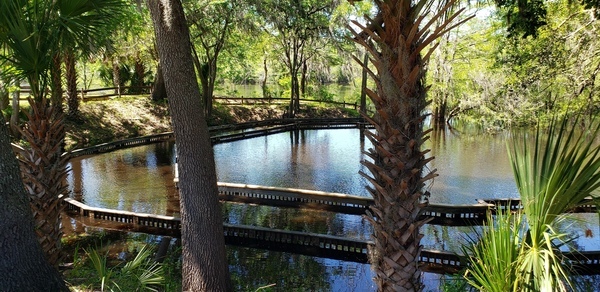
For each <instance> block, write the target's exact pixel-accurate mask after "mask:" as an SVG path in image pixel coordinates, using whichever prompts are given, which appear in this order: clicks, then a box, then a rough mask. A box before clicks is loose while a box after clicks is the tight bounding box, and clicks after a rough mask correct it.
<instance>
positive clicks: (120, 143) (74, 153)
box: [70, 132, 174, 157]
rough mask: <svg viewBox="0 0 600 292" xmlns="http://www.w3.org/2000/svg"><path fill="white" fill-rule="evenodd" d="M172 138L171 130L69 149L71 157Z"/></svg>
mask: <svg viewBox="0 0 600 292" xmlns="http://www.w3.org/2000/svg"><path fill="white" fill-rule="evenodd" d="M173 138H174V136H173V133H172V132H168V133H162V134H156V135H150V136H144V137H138V138H131V139H125V140H120V141H115V142H109V143H102V144H98V145H95V146H92V147H88V148H83V149H77V150H73V151H71V153H70V155H71V157H77V156H82V155H91V154H99V153H106V152H110V151H114V150H118V149H123V148H129V147H135V146H141V145H146V144H153V143H159V142H164V141H170V140H173Z"/></svg>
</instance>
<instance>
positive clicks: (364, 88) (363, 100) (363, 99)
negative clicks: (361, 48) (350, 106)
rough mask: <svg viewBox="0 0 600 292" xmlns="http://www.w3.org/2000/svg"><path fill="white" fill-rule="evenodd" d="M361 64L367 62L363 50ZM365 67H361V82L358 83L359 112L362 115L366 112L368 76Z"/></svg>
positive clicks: (366, 55)
mask: <svg viewBox="0 0 600 292" xmlns="http://www.w3.org/2000/svg"><path fill="white" fill-rule="evenodd" d="M363 64H365V65H366V66H368V64H369V54H368V53H367V52H365V57H364V58H363ZM367 73H368V70H367V68H365V67H363V68H362V82H361V85H360V112H361V113H362V114H363V115H366V114H367V77H368V74H367Z"/></svg>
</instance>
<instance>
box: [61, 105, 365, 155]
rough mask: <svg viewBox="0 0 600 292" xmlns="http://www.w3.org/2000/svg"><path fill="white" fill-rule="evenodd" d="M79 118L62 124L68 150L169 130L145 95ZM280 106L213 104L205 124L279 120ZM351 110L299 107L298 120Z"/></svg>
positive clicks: (166, 118)
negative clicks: (64, 129) (211, 114)
mask: <svg viewBox="0 0 600 292" xmlns="http://www.w3.org/2000/svg"><path fill="white" fill-rule="evenodd" d="M80 111H81V115H80V116H79V117H78V118H76V119H67V120H66V123H65V128H66V131H67V134H66V139H65V143H66V148H67V149H68V150H72V149H78V148H83V147H89V146H93V145H97V144H100V143H106V142H111V141H116V140H122V139H127V138H133V137H139V136H146V135H152V134H159V133H164V132H169V131H172V128H171V121H170V115H169V110H168V106H167V104H166V103H159V104H157V103H153V102H152V101H151V100H150V98H148V97H147V96H130V97H121V98H114V99H108V100H102V101H88V102H85V103H82V104H81V106H80ZM284 113H285V106H283V105H256V106H249V105H244V106H239V105H236V106H234V105H221V104H215V108H214V110H213V117H212V118H211V119H209V121H208V124H209V125H211V126H214V125H223V124H233V123H241V122H248V121H259V120H266V119H278V118H282V117H283V116H284ZM356 116H358V113H357V112H356V111H354V110H349V109H343V108H336V107H321V106H308V105H302V107H301V110H300V112H299V113H298V114H297V116H296V117H298V118H339V117H356Z"/></svg>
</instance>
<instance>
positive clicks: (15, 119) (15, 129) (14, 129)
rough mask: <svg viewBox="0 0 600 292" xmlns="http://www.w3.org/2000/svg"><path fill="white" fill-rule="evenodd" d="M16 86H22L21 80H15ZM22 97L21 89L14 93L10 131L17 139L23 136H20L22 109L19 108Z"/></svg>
mask: <svg viewBox="0 0 600 292" xmlns="http://www.w3.org/2000/svg"><path fill="white" fill-rule="evenodd" d="M13 82H14V85H15V86H17V88H18V86H19V85H20V83H21V82H20V81H19V80H16V79H15V80H13ZM20 97H21V91H20V90H19V89H17V90H15V91H13V93H12V113H11V116H10V131H11V134H12V136H13V137H15V138H17V139H18V138H19V137H21V135H20V134H19V112H20V110H21V107H20V106H19V98H20Z"/></svg>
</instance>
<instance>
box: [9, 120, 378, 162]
mask: <svg viewBox="0 0 600 292" xmlns="http://www.w3.org/2000/svg"><path fill="white" fill-rule="evenodd" d="M366 127H370V126H369V125H368V123H367V122H366V121H365V120H364V119H362V118H342V119H338V118H336V119H276V120H275V119H274V120H265V121H256V122H247V123H239V124H233V125H223V126H213V127H209V132H210V135H211V142H212V143H213V145H214V144H219V143H226V142H232V141H237V140H242V139H249V138H255V137H262V136H267V135H272V134H277V133H283V132H290V131H301V130H317V129H349V128H366ZM174 140H175V135H174V133H173V132H167V133H162V134H156V135H149V136H143V137H137V138H131V139H125V140H120V141H115V142H109V143H102V144H98V145H95V146H92V147H88V148H84V149H77V150H73V151H71V152H70V153H69V155H71V157H77V156H83V155H94V154H101V153H106V152H110V151H115V150H119V149H124V148H129V147H136V146H142V145H148V144H154V143H160V142H165V141H174ZM13 147H19V146H17V145H15V144H13Z"/></svg>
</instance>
